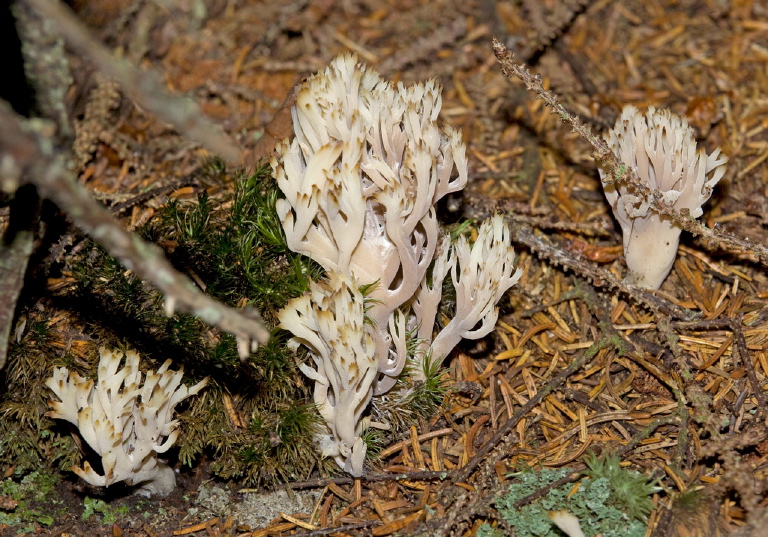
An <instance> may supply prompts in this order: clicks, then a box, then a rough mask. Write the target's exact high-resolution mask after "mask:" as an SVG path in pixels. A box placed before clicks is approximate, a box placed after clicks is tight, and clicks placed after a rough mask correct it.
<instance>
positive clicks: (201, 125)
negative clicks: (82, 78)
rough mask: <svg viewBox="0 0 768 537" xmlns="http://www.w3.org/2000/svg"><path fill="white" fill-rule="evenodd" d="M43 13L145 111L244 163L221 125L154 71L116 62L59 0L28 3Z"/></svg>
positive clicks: (183, 133) (79, 50)
mask: <svg viewBox="0 0 768 537" xmlns="http://www.w3.org/2000/svg"><path fill="white" fill-rule="evenodd" d="M25 1H26V2H27V3H28V4H29V5H31V6H32V7H34V9H36V10H37V11H38V12H39V13H41V14H42V15H43V16H45V17H46V18H48V19H49V20H51V21H53V22H54V24H55V26H56V27H57V29H58V30H59V31H60V32H61V34H62V35H63V36H64V38H65V39H66V41H67V42H68V43H69V44H70V45H71V46H72V47H73V48H75V49H76V50H77V51H78V52H79V53H80V54H82V55H83V56H85V57H86V58H88V59H90V60H91V61H92V62H93V63H94V65H96V67H97V68H98V69H99V70H100V71H101V72H103V73H104V74H106V75H107V76H109V77H111V78H114V79H115V80H117V81H118V82H119V83H120V84H121V85H122V87H123V88H124V89H125V92H126V93H127V94H128V95H129V96H130V97H131V99H133V100H134V101H135V102H136V103H137V104H139V105H140V106H141V107H142V108H144V109H146V110H147V111H149V112H150V113H152V114H154V115H156V116H157V117H158V118H159V119H161V120H162V121H165V122H167V123H170V124H171V125H173V126H174V127H175V128H176V129H177V130H178V131H179V133H180V134H182V135H184V136H186V137H187V138H189V139H190V140H193V141H195V142H198V143H200V144H201V145H203V146H205V147H206V148H208V149H209V150H210V151H212V152H213V153H215V154H217V155H220V156H221V157H222V158H224V159H226V160H228V161H229V162H231V163H233V164H237V163H239V162H240V160H241V158H242V153H241V150H240V149H239V148H238V147H237V145H236V144H235V142H234V141H232V139H231V138H230V137H229V136H227V135H226V134H225V133H224V132H223V131H222V130H221V129H220V128H219V127H218V126H217V125H215V124H214V123H213V122H211V121H209V120H208V119H206V117H205V115H204V114H203V113H202V111H201V110H200V108H199V107H198V106H197V104H196V103H195V102H194V101H192V100H190V99H185V98H181V97H179V96H176V95H172V94H171V93H169V92H168V90H167V89H166V87H165V85H164V84H163V81H162V77H160V76H159V75H158V74H157V73H155V72H153V71H141V70H139V69H137V68H136V67H134V66H133V65H131V64H130V63H129V62H127V61H125V60H122V59H119V58H116V57H114V56H113V55H112V54H110V53H109V51H108V50H107V49H106V48H105V47H104V45H102V44H101V43H100V42H99V41H98V40H96V39H95V38H94V37H93V36H92V35H91V33H90V32H89V31H88V29H87V28H86V27H85V26H84V25H83V24H82V23H81V22H80V21H78V20H77V17H75V15H74V14H73V13H72V11H71V10H70V9H68V8H67V7H66V6H64V5H63V4H62V3H61V2H59V1H58V0H55V1H51V0H25Z"/></svg>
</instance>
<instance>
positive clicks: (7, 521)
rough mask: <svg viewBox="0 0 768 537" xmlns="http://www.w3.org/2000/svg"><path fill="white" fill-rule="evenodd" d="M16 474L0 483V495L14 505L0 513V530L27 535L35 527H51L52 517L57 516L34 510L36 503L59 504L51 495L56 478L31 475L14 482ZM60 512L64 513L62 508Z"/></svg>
mask: <svg viewBox="0 0 768 537" xmlns="http://www.w3.org/2000/svg"><path fill="white" fill-rule="evenodd" d="M17 476H18V474H17V475H16V476H14V477H8V478H6V479H3V480H2V481H0V495H2V496H7V497H9V498H11V499H13V500H14V501H15V502H17V505H16V507H15V508H13V509H9V510H7V511H0V527H2V526H3V525H7V526H10V527H11V528H14V529H15V533H19V534H20V533H28V532H34V531H36V530H38V528H39V526H41V525H42V526H51V525H52V524H53V522H54V516H57V515H58V514H59V512H58V511H57V512H55V513H51V512H49V511H48V510H46V511H45V512H44V511H42V510H41V509H38V508H37V507H36V504H37V503H38V502H43V501H45V502H47V503H49V504H50V503H53V504H56V503H59V501H58V500H56V499H55V497H54V493H55V491H56V485H57V484H58V482H59V478H58V476H56V475H55V474H53V473H50V472H45V471H35V472H30V473H28V474H26V475H24V476H23V477H22V478H21V479H18V477H17ZM60 511H61V512H63V511H64V507H63V506H62V508H61V510H60Z"/></svg>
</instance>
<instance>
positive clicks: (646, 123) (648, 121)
mask: <svg viewBox="0 0 768 537" xmlns="http://www.w3.org/2000/svg"><path fill="white" fill-rule="evenodd" d="M605 139H606V141H607V142H608V145H609V147H610V148H611V149H612V150H613V151H614V153H616V155H617V156H618V157H619V159H620V160H621V161H622V162H623V163H624V164H625V165H627V166H629V167H631V168H632V170H633V171H634V172H635V173H636V174H637V177H638V179H639V180H640V182H641V183H642V184H644V185H645V186H646V187H648V188H649V189H650V190H651V191H652V192H654V193H658V195H660V196H661V199H662V200H663V201H664V202H665V203H667V204H669V205H670V206H672V207H673V208H674V209H676V210H678V211H687V214H688V215H689V216H690V217H691V218H698V217H699V216H701V215H702V214H703V211H702V209H701V206H702V205H703V204H704V203H705V202H706V201H707V200H708V199H709V197H710V196H711V195H712V189H713V188H714V186H715V185H716V184H717V182H718V181H720V179H721V178H722V177H723V174H725V163H726V162H727V161H728V159H727V158H725V157H724V156H722V155H721V154H720V150H719V149H715V151H714V152H713V153H712V154H711V155H707V153H706V152H705V151H704V150H703V149H697V146H696V140H695V138H694V133H693V129H692V128H691V127H690V126H689V125H688V122H687V121H686V120H685V119H684V118H681V117H679V116H676V115H674V114H672V113H670V112H669V111H668V110H656V109H655V108H653V107H651V108H649V109H648V113H647V114H645V115H644V114H642V113H640V112H639V111H638V110H637V109H636V108H635V107H634V106H626V107H624V110H623V111H622V114H621V117H620V118H619V119H618V121H617V122H616V126H615V127H614V128H613V129H611V130H610V131H609V132H608V133H607V134H606V136H605ZM600 176H601V177H602V179H603V183H604V184H603V186H604V190H605V196H606V198H607V199H608V203H610V204H611V208H612V209H613V214H614V216H615V217H616V219H617V220H618V221H619V224H621V230H622V233H623V235H624V256H625V258H626V261H627V268H628V269H629V273H628V275H627V281H628V282H629V283H633V284H636V285H638V286H639V287H645V288H648V289H658V288H659V287H661V284H662V283H663V282H664V279H665V278H666V277H667V275H668V274H669V272H670V270H672V265H673V263H674V262H675V257H676V256H677V246H678V244H679V242H680V234H681V232H682V231H683V229H682V227H681V226H680V225H679V224H678V223H677V222H675V221H674V220H673V219H672V218H670V217H669V216H666V215H662V214H659V213H658V212H655V211H653V210H652V209H651V207H650V200H648V199H647V198H644V197H643V196H640V195H638V193H636V192H633V191H632V190H631V189H630V188H628V186H627V185H617V184H616V183H614V182H610V181H609V180H608V178H609V177H610V175H609V173H608V171H607V170H605V169H603V168H600Z"/></svg>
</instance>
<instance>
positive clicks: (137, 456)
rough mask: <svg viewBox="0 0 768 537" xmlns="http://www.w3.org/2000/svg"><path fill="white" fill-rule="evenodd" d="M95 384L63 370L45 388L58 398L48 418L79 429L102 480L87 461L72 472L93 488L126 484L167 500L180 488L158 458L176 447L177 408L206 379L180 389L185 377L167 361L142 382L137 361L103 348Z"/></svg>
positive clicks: (131, 354) (132, 354)
mask: <svg viewBox="0 0 768 537" xmlns="http://www.w3.org/2000/svg"><path fill="white" fill-rule="evenodd" d="M99 354H100V360H99V367H98V373H97V379H96V382H95V383H94V381H93V380H92V379H90V380H86V379H85V378H83V377H81V376H80V375H78V374H77V373H76V372H69V370H67V368H65V367H57V368H55V369H54V370H53V377H51V378H49V379H48V380H47V381H46V386H48V388H50V390H51V391H52V392H53V393H54V394H55V395H56V397H58V398H59V401H53V400H52V401H50V402H49V405H50V408H51V410H50V411H49V412H48V414H47V415H48V416H49V417H51V418H56V419H63V420H66V421H68V422H70V423H72V424H74V425H76V426H77V427H78V429H79V430H80V434H81V436H82V437H83V439H84V440H85V441H86V442H87V443H88V445H89V446H91V448H93V450H94V451H95V452H96V453H97V454H98V455H100V456H101V464H102V467H103V469H104V475H100V474H99V473H97V472H96V471H95V470H94V469H93V468H92V467H91V465H90V464H89V463H88V461H86V462H85V463H83V467H82V468H79V467H74V468H73V469H72V470H73V471H74V472H75V473H76V474H77V475H79V476H80V477H82V478H83V479H84V480H85V481H87V482H88V483H90V484H91V485H94V486H98V487H108V486H110V485H112V484H113V483H117V482H120V481H125V482H126V483H127V484H128V485H130V486H139V487H140V488H139V490H138V492H139V493H140V494H143V495H146V496H149V495H153V494H157V495H160V496H166V495H168V494H169V493H170V492H171V491H172V490H173V488H174V487H175V486H176V477H175V475H174V472H173V469H172V468H170V467H169V466H168V465H167V464H166V463H165V462H163V461H162V460H160V459H158V458H157V455H158V453H165V452H166V451H168V449H169V448H170V447H171V446H172V445H173V443H174V442H175V441H176V437H177V436H178V434H179V431H178V422H177V421H175V420H173V419H172V418H173V412H174V409H175V407H176V405H177V404H178V403H180V402H181V401H183V400H184V399H186V398H187V397H189V396H190V395H194V394H196V393H197V392H199V391H200V390H201V389H202V388H203V387H204V386H205V385H206V384H207V383H208V379H207V378H206V379H204V380H202V381H201V382H199V383H197V384H195V385H194V386H192V387H191V388H188V387H187V386H184V385H181V378H182V375H183V371H182V370H180V371H171V370H170V369H169V367H170V365H171V361H170V360H167V361H166V362H165V363H164V364H163V365H162V366H161V367H160V369H158V370H157V373H154V372H152V371H149V372H148V373H147V375H146V378H145V379H144V383H143V384H142V382H141V377H142V374H141V371H140V370H139V355H138V353H136V351H127V352H126V353H125V365H124V367H122V368H121V369H118V368H119V366H120V363H121V362H122V361H123V353H121V352H120V351H110V350H108V349H105V348H102V349H100V350H99Z"/></svg>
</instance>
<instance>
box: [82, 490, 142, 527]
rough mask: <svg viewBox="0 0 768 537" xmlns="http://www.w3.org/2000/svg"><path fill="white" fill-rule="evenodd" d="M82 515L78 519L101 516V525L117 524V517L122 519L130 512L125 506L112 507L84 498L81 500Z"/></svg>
mask: <svg viewBox="0 0 768 537" xmlns="http://www.w3.org/2000/svg"><path fill="white" fill-rule="evenodd" d="M83 507H84V509H83V514H82V515H80V518H81V519H83V520H88V519H90V518H91V517H92V516H94V515H101V522H102V523H103V524H114V523H115V522H117V520H118V517H122V516H125V515H127V514H128V511H129V510H130V509H129V508H128V506H127V505H120V506H113V505H111V504H108V503H107V502H105V501H104V500H101V499H97V498H91V497H90V496H86V497H85V500H83Z"/></svg>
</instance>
